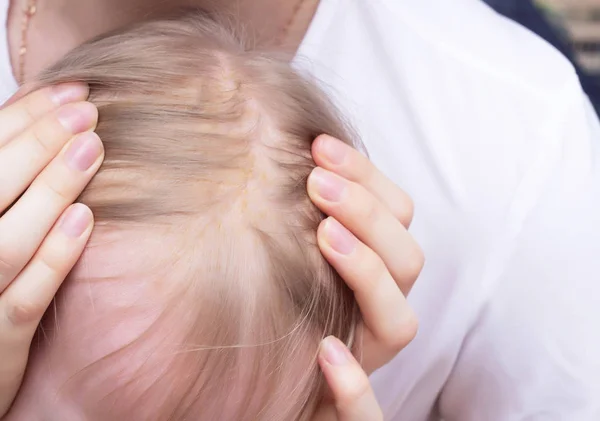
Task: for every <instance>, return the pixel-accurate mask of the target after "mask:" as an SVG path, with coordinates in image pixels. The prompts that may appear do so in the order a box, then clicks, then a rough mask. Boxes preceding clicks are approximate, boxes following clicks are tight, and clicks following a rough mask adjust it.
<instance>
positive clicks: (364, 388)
mask: <svg viewBox="0 0 600 421" xmlns="http://www.w3.org/2000/svg"><path fill="white" fill-rule="evenodd" d="M355 370H356V371H357V372H356V374H355V375H354V376H353V377H354V378H353V380H354V381H349V382H346V383H344V385H343V386H342V388H343V390H340V391H338V393H337V394H336V395H337V396H336V405H337V406H338V407H341V408H348V407H352V406H354V405H355V404H356V402H357V401H358V400H360V399H361V398H362V397H363V396H366V395H368V394H369V393H370V391H371V385H370V383H369V380H368V378H367V376H366V375H365V374H363V373H361V372H358V368H356V369H355Z"/></svg>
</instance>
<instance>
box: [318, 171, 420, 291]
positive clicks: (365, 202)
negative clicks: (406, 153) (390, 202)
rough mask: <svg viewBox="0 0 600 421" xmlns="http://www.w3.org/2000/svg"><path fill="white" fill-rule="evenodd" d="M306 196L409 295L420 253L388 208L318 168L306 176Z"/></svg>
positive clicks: (340, 178)
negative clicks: (370, 252) (351, 235)
mask: <svg viewBox="0 0 600 421" xmlns="http://www.w3.org/2000/svg"><path fill="white" fill-rule="evenodd" d="M308 194H309V196H310V198H311V200H312V201H313V203H314V204H315V205H317V207H319V209H321V211H323V212H324V213H325V214H327V215H330V216H333V217H335V218H336V219H337V220H338V221H339V222H341V223H342V225H344V226H345V227H347V228H348V229H349V230H350V231H352V232H353V233H354V235H356V236H357V237H358V238H359V239H360V240H361V241H362V242H364V243H365V244H366V245H367V246H369V247H370V248H371V249H373V251H374V252H375V253H377V254H378V255H379V256H381V258H382V259H383V262H384V263H385V265H386V266H387V267H388V269H389V271H390V273H391V275H392V277H393V278H394V279H395V281H396V283H397V284H398V286H399V287H400V289H401V290H402V292H403V293H404V294H405V295H406V294H408V293H409V292H410V289H411V288H412V286H413V284H414V282H415V280H416V278H417V277H418V275H419V273H420V272H421V269H422V268H423V263H424V257H423V252H422V251H421V248H420V247H419V245H418V244H417V243H416V241H415V240H414V239H413V237H412V236H411V235H410V234H409V233H408V231H407V230H406V228H405V227H404V226H403V225H402V224H401V223H400V222H399V221H398V220H397V219H396V218H395V217H394V215H392V214H391V212H390V211H389V210H388V208H387V207H385V206H384V205H383V204H382V203H381V202H380V201H379V200H377V198H375V197H374V196H373V195H372V194H371V193H369V191H367V190H366V189H365V188H364V187H363V186H362V185H360V184H357V183H354V182H351V181H348V180H346V179H344V178H342V177H340V176H339V175H336V174H334V173H332V172H330V171H327V170H324V169H322V168H318V167H317V168H315V169H314V170H313V172H312V173H311V174H310V176H309V179H308Z"/></svg>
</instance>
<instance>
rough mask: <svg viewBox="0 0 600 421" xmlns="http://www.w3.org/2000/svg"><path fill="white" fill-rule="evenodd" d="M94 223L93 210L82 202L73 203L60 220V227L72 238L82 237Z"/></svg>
mask: <svg viewBox="0 0 600 421" xmlns="http://www.w3.org/2000/svg"><path fill="white" fill-rule="evenodd" d="M91 223H92V212H91V211H90V210H89V208H88V207H87V206H84V205H82V204H80V203H75V204H74V205H71V207H70V208H69V209H67V211H66V212H65V213H64V215H63V217H62V220H61V221H60V229H61V230H62V232H64V233H65V234H66V235H67V236H69V237H72V238H78V237H81V235H82V234H83V233H84V232H85V231H86V230H87V229H88V227H89V226H90V224H91Z"/></svg>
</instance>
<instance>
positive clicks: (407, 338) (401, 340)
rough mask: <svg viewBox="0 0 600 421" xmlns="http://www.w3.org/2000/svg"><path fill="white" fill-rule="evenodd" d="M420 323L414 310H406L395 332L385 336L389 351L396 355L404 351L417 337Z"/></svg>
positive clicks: (384, 339)
mask: <svg viewBox="0 0 600 421" xmlns="http://www.w3.org/2000/svg"><path fill="white" fill-rule="evenodd" d="M418 330H419V321H418V319H417V317H416V315H415V314H414V312H413V311H412V310H410V309H409V310H406V312H405V314H403V315H402V317H401V319H400V321H399V322H398V323H397V324H395V325H394V328H393V331H391V332H388V333H387V334H385V336H384V338H383V341H384V343H385V346H386V348H387V349H389V350H390V351H391V352H393V353H394V354H397V353H398V352H400V351H401V350H403V349H404V348H405V347H406V345H408V344H409V343H410V342H412V340H413V339H414V338H415V337H416V336H417V332H418Z"/></svg>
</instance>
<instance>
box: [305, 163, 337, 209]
mask: <svg viewBox="0 0 600 421" xmlns="http://www.w3.org/2000/svg"><path fill="white" fill-rule="evenodd" d="M310 179H311V180H312V181H313V182H314V183H315V187H316V189H317V193H318V194H319V196H321V197H322V198H323V199H325V200H328V201H330V202H338V201H339V200H340V199H341V198H342V194H343V193H344V190H345V189H346V183H345V182H344V180H343V179H342V178H340V177H338V176H336V175H334V174H332V173H330V172H329V171H327V170H324V169H323V168H319V167H317V168H315V169H314V170H313V172H312V173H311V175H310Z"/></svg>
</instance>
